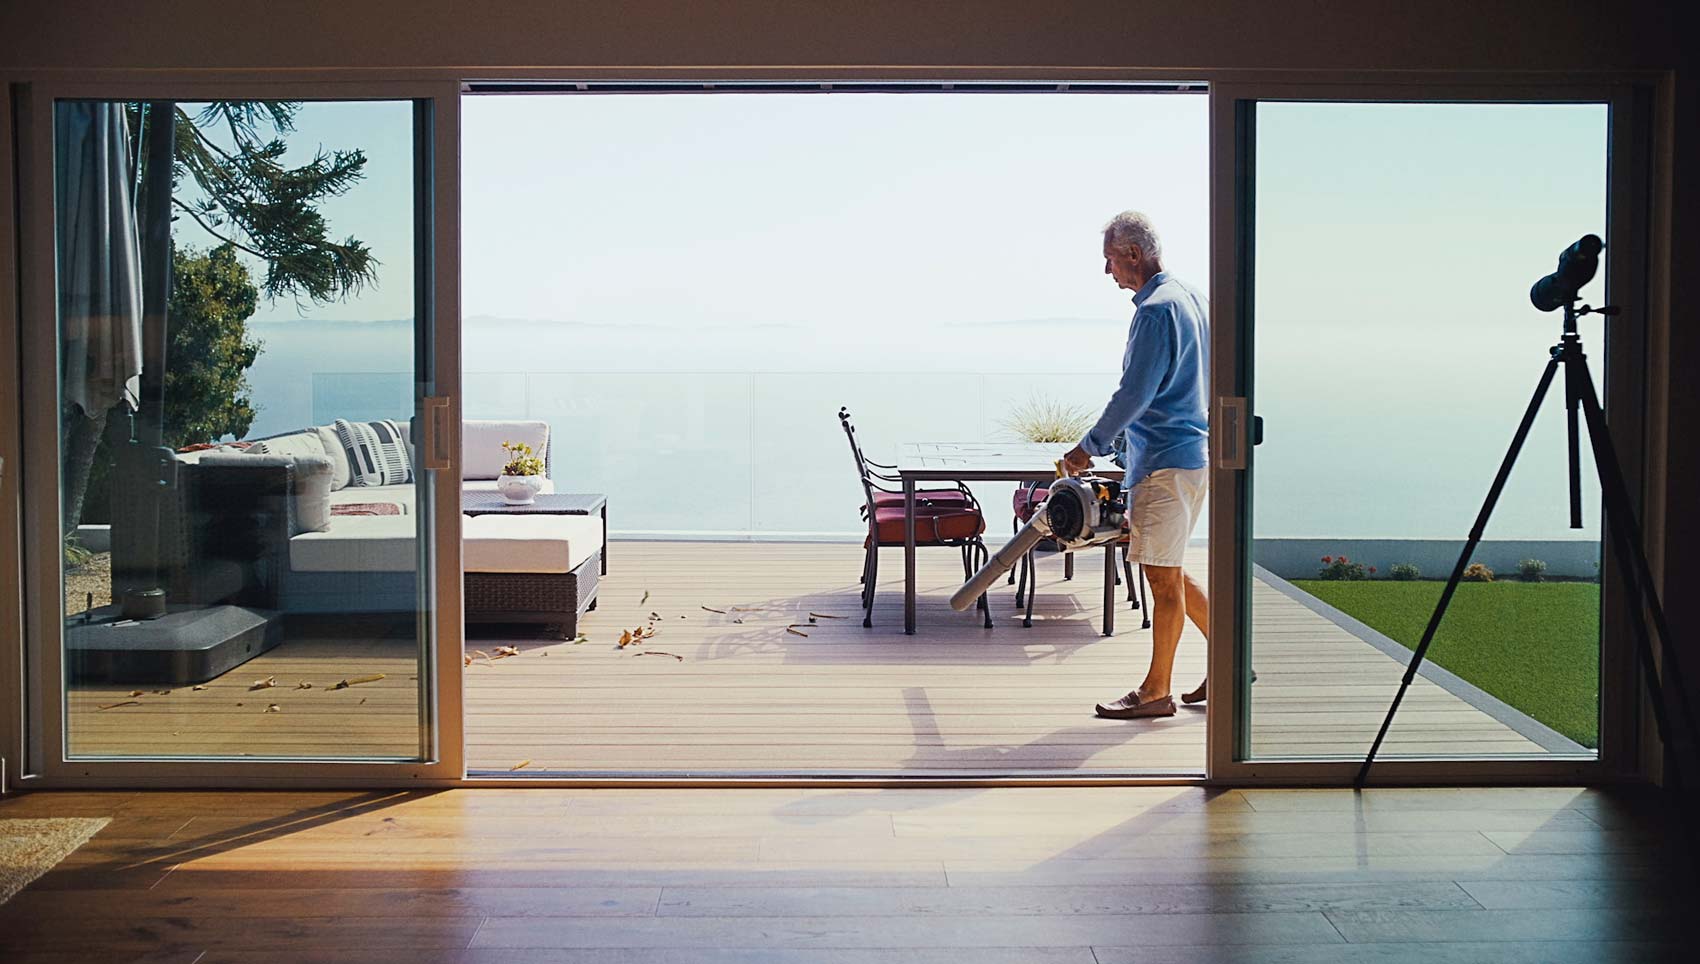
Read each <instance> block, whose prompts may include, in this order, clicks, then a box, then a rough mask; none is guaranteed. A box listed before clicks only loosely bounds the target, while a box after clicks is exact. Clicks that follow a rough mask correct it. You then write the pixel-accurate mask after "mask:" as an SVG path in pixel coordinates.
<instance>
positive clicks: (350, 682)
mask: <svg viewBox="0 0 1700 964" xmlns="http://www.w3.org/2000/svg"><path fill="white" fill-rule="evenodd" d="M383 678H384V674H382V673H372V674H371V675H369V676H351V677H349V678H348V679H345V680H338V681H337V684H336V685H335V686H333V687H331V689H333V690H345V689H348V688H349V687H350V686H359V685H360V684H361V683H376V682H377V681H378V680H381V679H383Z"/></svg>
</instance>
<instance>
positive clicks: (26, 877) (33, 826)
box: [0, 817, 112, 904]
mask: <svg viewBox="0 0 1700 964" xmlns="http://www.w3.org/2000/svg"><path fill="white" fill-rule="evenodd" d="M111 822H112V818H111V817H50V818H42V819H36V818H31V819H19V820H0V904H4V903H5V902H6V901H8V900H11V899H12V895H13V894H16V893H17V892H18V891H20V890H23V889H24V887H25V886H26V885H28V884H29V882H30V881H32V880H35V879H36V878H37V877H40V876H41V875H42V874H45V873H47V872H48V871H49V870H52V869H53V868H54V867H55V866H57V865H58V863H59V861H61V860H64V859H65V858H66V857H69V856H70V855H71V853H72V852H73V851H75V850H76V849H77V848H78V847H81V846H82V845H83V844H85V843H87V842H88V840H89V838H90V837H93V836H94V835H95V834H96V833H98V832H99V831H100V828H102V827H104V826H106V825H107V824H109V823H111Z"/></svg>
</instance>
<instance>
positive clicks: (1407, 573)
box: [1387, 562, 1423, 582]
mask: <svg viewBox="0 0 1700 964" xmlns="http://www.w3.org/2000/svg"><path fill="white" fill-rule="evenodd" d="M1422 575H1423V571H1422V570H1421V569H1418V568H1417V564H1416V563H1414V562H1395V563H1394V564H1393V565H1391V566H1388V567H1387V576H1388V578H1389V579H1395V580H1397V581H1399V582H1410V581H1411V580H1413V579H1421V578H1422Z"/></svg>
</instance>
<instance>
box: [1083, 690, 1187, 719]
mask: <svg viewBox="0 0 1700 964" xmlns="http://www.w3.org/2000/svg"><path fill="white" fill-rule="evenodd" d="M1096 709H1097V711H1098V715H1099V716H1102V717H1104V718H1105V719H1110V720H1138V719H1143V718H1145V717H1148V716H1174V715H1175V698H1174V697H1173V696H1161V697H1158V698H1157V699H1154V700H1147V701H1145V702H1144V703H1141V702H1139V691H1138V690H1134V691H1133V692H1131V693H1129V694H1127V695H1126V696H1124V697H1122V698H1121V699H1119V700H1116V701H1115V702H1113V703H1099V704H1098V705H1097V707H1096Z"/></svg>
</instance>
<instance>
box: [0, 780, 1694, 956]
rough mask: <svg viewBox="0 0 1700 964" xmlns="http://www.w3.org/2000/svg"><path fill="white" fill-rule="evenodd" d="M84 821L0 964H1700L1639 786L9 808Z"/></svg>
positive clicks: (374, 796)
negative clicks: (1604, 820)
mask: <svg viewBox="0 0 1700 964" xmlns="http://www.w3.org/2000/svg"><path fill="white" fill-rule="evenodd" d="M72 812H74V813H78V814H82V815H104V816H110V817H111V818H112V823H111V824H110V825H109V827H108V831H107V832H103V833H102V834H100V835H97V836H96V837H95V838H94V840H92V841H90V843H89V844H87V845H86V846H84V847H83V848H81V849H79V850H78V851H77V852H75V853H74V854H72V855H71V856H70V857H69V858H67V859H66V860H65V861H64V862H63V863H62V864H61V865H60V866H59V867H57V868H55V869H54V870H52V871H50V872H49V873H48V874H47V875H45V876H44V877H43V878H41V879H40V880H39V881H37V882H36V883H34V884H32V885H31V886H30V887H28V888H26V889H25V890H24V892H23V893H22V894H20V895H19V896H18V897H16V898H14V899H13V900H12V901H11V902H9V903H8V904H6V905H4V906H0V959H3V960H5V961H6V962H7V964H66V962H73V961H75V962H78V964H84V962H95V964H100V962H104V961H126V962H134V961H144V962H182V964H196V962H199V964H208V962H218V961H226V962H229V964H267V962H285V961H287V962H290V964H303V962H305V964H312V962H315V961H317V962H322V964H342V962H354V961H359V962H363V964H386V962H396V964H430V962H456V964H496V962H501V964H526V962H532V961H539V962H540V961H567V962H572V961H580V962H596V961H600V962H604V964H610V962H626V964H636V962H639V961H642V962H645V964H654V962H675V964H683V962H721V964H726V962H733V961H736V962H746V961H753V962H763V961H766V962H774V964H778V962H803V964H824V962H829V961H830V962H833V964H899V962H935V964H936V962H943V961H947V960H948V961H951V962H953V964H954V962H959V961H962V960H965V959H972V960H974V961H975V962H976V964H983V962H1015V961H1021V962H1024V964H1025V962H1041V964H1046V962H1055V964H1075V962H1080V964H1084V962H1092V964H1101V962H1104V961H1120V962H1124V964H1138V962H1159V961H1168V962H1172V964H1180V962H1182V961H1185V962H1188V964H1192V962H1197V961H1224V962H1225V961H1235V962H1240V961H1253V962H1257V961H1261V962H1265V964H1313V962H1318V961H1321V962H1330V961H1332V962H1341V964H1344V962H1365V961H1367V962H1381V964H1395V962H1398V964H1403V962H1451V964H1458V962H1465V961H1469V962H1479V961H1494V962H1495V964H1506V962H1511V964H1517V962H1527V964H1533V962H1542V964H1546V962H1560V964H1562V962H1578V964H1579V962H1581V961H1589V962H1590V964H1592V962H1597V961H1637V962H1642V961H1650V962H1663V961H1678V960H1683V961H1686V960H1689V959H1691V958H1692V953H1691V952H1692V945H1691V944H1688V943H1684V942H1685V941H1689V940H1691V938H1692V934H1691V933H1690V931H1689V930H1688V929H1687V928H1689V927H1690V923H1689V920H1688V918H1689V917H1691V916H1692V915H1691V914H1690V913H1689V908H1690V905H1691V903H1692V899H1691V898H1692V895H1693V890H1692V885H1691V884H1689V883H1686V881H1688V875H1689V874H1690V873H1691V869H1690V868H1688V867H1686V866H1685V864H1684V863H1683V861H1684V860H1685V859H1686V857H1685V856H1683V855H1682V853H1681V850H1680V848H1676V847H1673V846H1671V845H1670V841H1672V840H1676V839H1679V837H1678V834H1679V833H1680V829H1679V823H1678V821H1679V819H1680V818H1679V816H1678V815H1676V814H1673V813H1672V812H1671V811H1670V808H1669V807H1668V805H1667V804H1666V802H1665V801H1664V800H1663V799H1662V798H1659V797H1650V796H1649V795H1647V794H1645V793H1633V792H1624V791H1604V790H1585V789H1576V788H1562V787H1551V788H1532V789H1484V788H1469V789H1432V790H1424V789H1388V790H1370V791H1366V792H1364V793H1362V794H1344V793H1341V792H1336V791H1286V790H1264V789H1258V790H1245V791H1225V792H1223V791H1209V790H1205V789H1202V788H1198V787H1154V786H1144V787H1111V788H1032V789H922V788H902V789H892V790H881V789H873V788H868V789H855V790H832V789H819V790H816V789H807V790H805V789H780V790H758V789H753V788H746V789H731V790H701V789H699V790H640V789H623V790H607V791H603V790H550V789H520V788H513V789H506V790H497V789H480V790H450V791H341V792H322V793H288V792H275V793H266V792H235V793H216V792H143V793H113V794H103V793H80V792H79V793H63V794H61V793H34V794H28V795H25V796H22V797H17V798H10V799H3V800H0V820H3V819H6V818H10V817H19V816H45V815H54V814H58V813H72ZM1600 814H1610V815H1611V817H1610V822H1611V823H1612V825H1613V826H1612V827H1610V828H1608V827H1607V826H1604V825H1602V824H1601V823H1599V822H1596V821H1595V817H1596V816H1597V815H1600ZM1660 842H1662V845H1660V846H1652V845H1650V844H1656V843H1660ZM1685 954H1686V956H1685Z"/></svg>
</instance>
